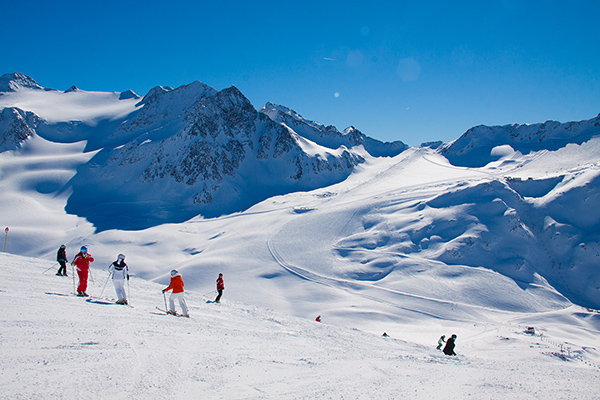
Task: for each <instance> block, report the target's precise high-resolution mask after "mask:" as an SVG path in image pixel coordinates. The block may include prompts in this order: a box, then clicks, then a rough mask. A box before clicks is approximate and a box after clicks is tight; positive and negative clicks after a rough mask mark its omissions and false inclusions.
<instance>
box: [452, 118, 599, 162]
mask: <svg viewBox="0 0 600 400" xmlns="http://www.w3.org/2000/svg"><path fill="white" fill-rule="evenodd" d="M598 135H600V114H599V115H598V116H597V117H596V118H592V119H589V120H584V121H573V122H566V123H561V122H558V121H546V122H544V123H538V124H520V125H519V124H510V125H504V126H485V125H479V126H475V127H473V128H471V129H469V130H468V131H467V132H465V133H464V134H463V135H462V136H461V137H460V138H458V139H457V140H455V141H454V142H452V143H449V144H448V145H447V146H445V147H444V148H443V150H442V154H444V156H446V157H447V158H448V160H449V161H450V162H451V163H452V164H454V165H460V166H465V167H482V166H484V165H487V164H488V163H490V162H493V161H496V160H498V159H499V156H498V155H497V154H492V150H493V149H494V148H496V147H499V146H506V145H508V146H511V147H512V148H513V150H515V151H519V152H521V153H522V154H529V153H531V152H534V151H540V150H558V149H560V148H563V147H565V146H567V145H568V144H582V143H584V142H586V141H588V140H590V139H591V138H593V137H595V136H598Z"/></svg>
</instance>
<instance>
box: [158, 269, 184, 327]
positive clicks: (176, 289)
mask: <svg viewBox="0 0 600 400" xmlns="http://www.w3.org/2000/svg"><path fill="white" fill-rule="evenodd" d="M169 290H172V291H173V292H172V293H171V296H169V311H167V314H172V315H177V313H176V312H175V299H177V300H179V306H180V307H181V312H182V313H183V314H182V316H183V317H188V318H189V316H190V315H189V314H188V308H187V305H186V304H185V299H184V298H183V295H184V292H183V278H182V277H181V274H180V273H179V272H177V270H175V269H174V270H172V271H171V283H170V284H169V286H168V287H167V288H165V289H163V293H164V292H168V291H169Z"/></svg>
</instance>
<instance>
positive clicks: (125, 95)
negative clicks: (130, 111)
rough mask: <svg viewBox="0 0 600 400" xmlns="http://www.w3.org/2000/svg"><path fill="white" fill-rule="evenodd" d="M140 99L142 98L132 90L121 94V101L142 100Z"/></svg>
mask: <svg viewBox="0 0 600 400" xmlns="http://www.w3.org/2000/svg"><path fill="white" fill-rule="evenodd" d="M140 98H141V97H140V96H139V95H138V94H137V93H135V92H134V91H133V90H131V89H130V90H126V91H124V92H121V93H119V100H128V99H140Z"/></svg>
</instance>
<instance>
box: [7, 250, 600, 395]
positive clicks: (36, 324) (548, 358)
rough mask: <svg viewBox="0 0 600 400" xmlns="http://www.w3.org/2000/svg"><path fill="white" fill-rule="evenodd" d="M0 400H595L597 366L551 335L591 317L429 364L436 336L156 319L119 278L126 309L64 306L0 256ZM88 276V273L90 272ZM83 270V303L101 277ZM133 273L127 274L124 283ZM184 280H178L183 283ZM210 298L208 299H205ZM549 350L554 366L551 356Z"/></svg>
mask: <svg viewBox="0 0 600 400" xmlns="http://www.w3.org/2000/svg"><path fill="white" fill-rule="evenodd" d="M0 260H1V263H2V268H1V269H0V302H1V303H0V306H1V307H2V309H3V310H4V312H3V313H2V317H0V318H1V320H2V321H1V322H2V331H1V339H2V346H1V347H0V371H1V372H2V379H0V390H1V392H2V397H3V398H12V399H25V398H36V399H55V398H62V399H80V398H87V399H114V398H127V399H151V398H164V399H194V398H199V397H201V398H207V399H275V398H277V399H309V398H310V399H314V398H332V399H341V398H353V399H390V398H407V399H422V398H430V399H464V398H467V397H473V398H478V399H498V398H510V399H531V398H532V397H533V398H576V399H593V398H597V394H598V392H597V390H598V387H597V386H598V385H597V384H598V373H599V369H598V367H599V365H598V364H597V363H595V362H594V361H592V360H591V359H590V357H591V356H596V357H597V356H598V355H597V354H595V355H594V354H591V353H590V351H589V349H583V348H581V347H579V346H577V345H574V344H571V343H569V344H568V345H565V343H564V342H562V341H561V337H559V336H556V334H557V333H559V332H560V330H559V329H558V330H557V329H556V328H555V326H554V325H555V324H556V322H557V321H559V320H561V321H562V322H563V323H576V324H577V325H573V326H572V328H571V329H570V332H569V334H570V339H572V340H575V341H582V342H585V341H588V340H590V338H591V337H592V336H593V333H594V332H595V334H597V332H598V329H599V328H600V326H599V321H598V320H599V318H597V317H598V314H595V315H592V314H589V313H586V312H585V311H583V310H580V309H578V308H576V307H572V308H570V309H569V310H566V312H559V313H551V314H545V315H540V316H538V317H537V321H536V322H537V323H538V326H542V327H543V330H541V331H540V332H543V333H544V336H540V334H539V333H538V334H536V335H528V334H525V333H524V329H525V328H526V327H525V326H524V325H523V321H522V320H519V319H518V318H517V319H514V318H515V317H516V315H507V316H506V320H505V321H504V322H498V323H486V324H476V325H475V326H473V325H471V324H463V325H456V326H454V327H452V329H456V330H457V332H458V340H457V351H458V353H459V355H458V356H457V357H452V358H450V357H447V356H444V355H443V354H442V353H441V352H440V351H438V350H435V342H436V341H437V338H438V334H439V333H446V334H450V333H454V331H449V330H448V329H446V330H442V331H438V332H432V331H429V330H426V329H425V328H422V330H421V331H415V332H413V336H414V337H416V336H417V335H420V336H421V339H423V341H428V343H427V345H422V344H418V343H415V342H414V341H412V339H411V338H410V337H395V336H393V335H392V336H391V337H387V338H385V337H382V336H381V334H369V333H364V332H361V331H359V330H354V329H347V328H342V327H337V326H335V325H332V324H330V323H329V322H328V321H327V319H325V320H324V322H322V323H317V322H314V321H313V320H312V319H303V318H297V317H291V316H288V315H284V314H281V313H278V312H275V311H273V310H270V309H266V308H260V307H257V306H254V305H249V304H247V303H240V302H233V301H228V300H226V301H225V302H224V303H223V304H209V303H207V301H206V297H204V296H203V295H201V294H200V293H199V292H196V291H189V292H188V293H187V303H188V305H189V306H190V313H191V318H190V319H184V318H177V317H171V316H167V315H164V314H163V313H161V312H160V311H158V310H156V309H155V306H157V305H158V306H163V307H164V305H163V298H162V295H161V293H160V290H161V289H162V288H163V287H164V286H163V285H160V284H157V283H150V282H147V281H144V280H142V279H139V278H135V277H133V278H132V280H131V281H130V287H129V292H130V300H131V304H132V305H133V307H134V308H130V307H127V306H118V305H115V304H113V303H112V300H111V299H110V297H112V296H113V291H112V287H110V286H111V284H110V282H109V285H108V287H107V288H106V289H105V290H104V297H92V298H89V299H84V298H77V297H73V296H71V295H69V292H70V291H71V290H72V281H71V279H70V278H65V277H57V276H54V275H53V273H54V271H55V268H54V266H53V265H52V262H47V261H43V260H39V259H33V258H24V257H19V256H12V255H5V254H2V255H0ZM94 264H97V263H94ZM97 266H98V267H100V268H99V269H92V274H93V277H94V278H95V280H96V281H95V283H92V284H90V290H89V292H90V294H92V296H93V295H96V296H98V295H99V294H100V293H102V289H103V285H104V283H105V282H106V278H107V273H106V271H105V270H104V268H103V266H102V265H100V264H97ZM134 272H135V271H134ZM184 279H185V278H184ZM212 294H213V293H210V295H211V296H212ZM561 344H562V345H563V346H564V347H563V352H562V353H561V349H560V345H561Z"/></svg>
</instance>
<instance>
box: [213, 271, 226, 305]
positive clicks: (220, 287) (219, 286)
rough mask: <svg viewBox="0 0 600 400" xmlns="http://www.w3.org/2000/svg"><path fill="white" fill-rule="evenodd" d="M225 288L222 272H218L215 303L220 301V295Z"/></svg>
mask: <svg viewBox="0 0 600 400" xmlns="http://www.w3.org/2000/svg"><path fill="white" fill-rule="evenodd" d="M224 289H225V283H223V274H219V277H218V278H217V293H218V295H217V298H216V299H215V303H219V302H220V301H221V296H223V290H224Z"/></svg>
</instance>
